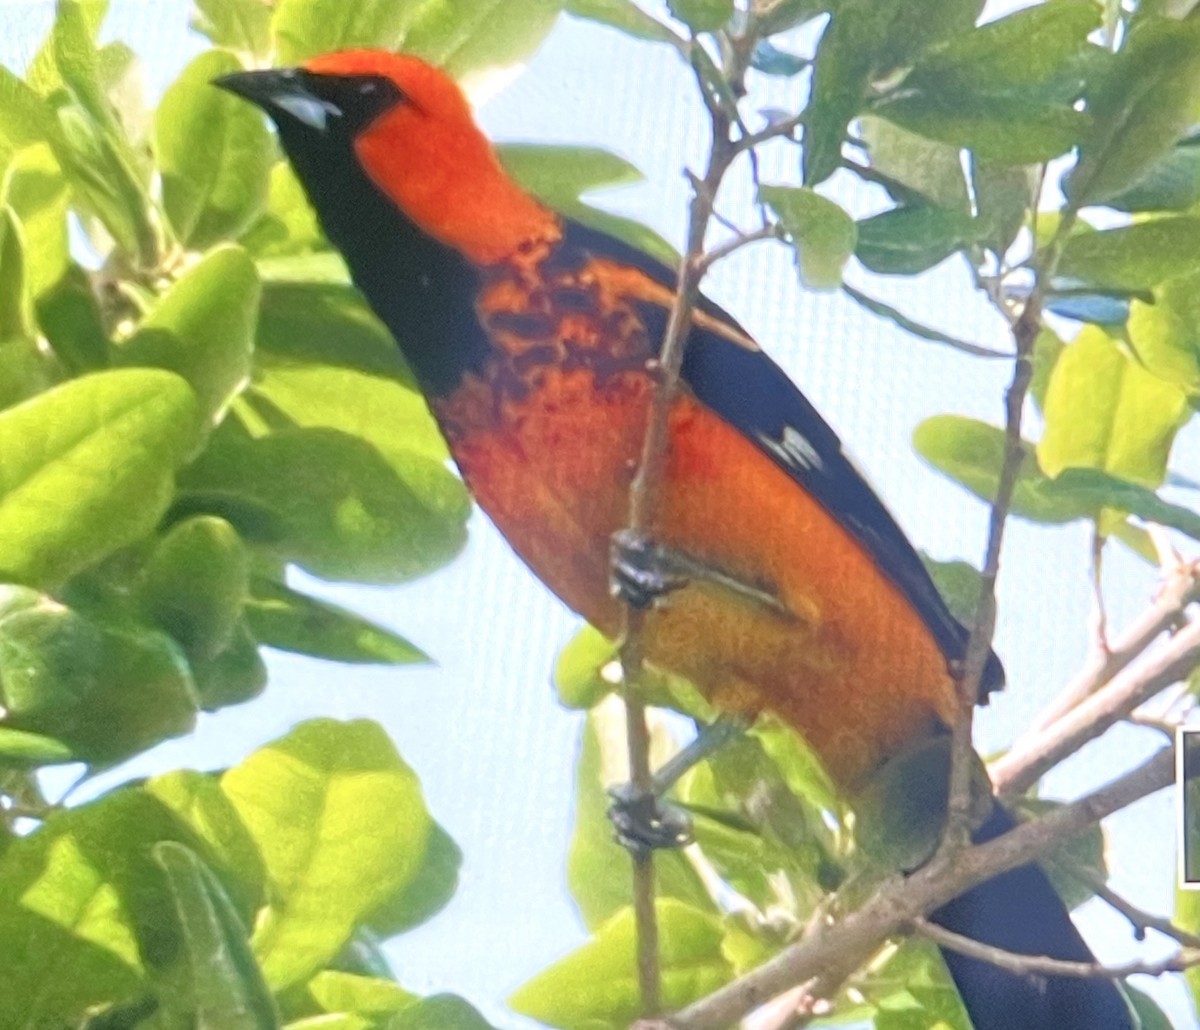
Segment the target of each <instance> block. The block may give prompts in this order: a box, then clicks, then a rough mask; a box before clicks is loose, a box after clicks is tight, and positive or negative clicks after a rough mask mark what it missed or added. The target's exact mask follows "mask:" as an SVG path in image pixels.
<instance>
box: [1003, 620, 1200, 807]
mask: <svg viewBox="0 0 1200 1030" xmlns="http://www.w3.org/2000/svg"><path fill="white" fill-rule="evenodd" d="M1197 665H1200V621H1197V622H1191V623H1188V625H1187V626H1185V627H1184V628H1183V629H1181V630H1180V631H1179V632H1178V633H1176V634H1175V635H1174V636H1173V637H1172V638H1171V639H1170V640H1168V641H1165V642H1164V643H1163V645H1162V646H1161V647H1159V648H1158V649H1157V650H1156V651H1154V653H1152V654H1150V655H1147V656H1145V657H1144V658H1143V659H1142V660H1141V661H1138V662H1136V663H1134V664H1132V665H1130V666H1129V667H1128V668H1126V669H1125V670H1124V671H1123V672H1121V673H1119V674H1118V675H1116V676H1114V677H1113V678H1112V680H1111V681H1110V682H1109V683H1108V685H1107V686H1105V687H1102V688H1101V689H1100V690H1098V691H1096V692H1095V693H1094V694H1092V695H1091V696H1090V697H1088V698H1086V699H1085V700H1083V701H1081V702H1080V703H1079V704H1078V705H1076V706H1075V707H1074V708H1072V709H1071V710H1070V711H1068V712H1066V713H1065V714H1063V715H1062V716H1061V717H1060V718H1059V719H1058V720H1056V721H1055V722H1053V723H1051V724H1050V725H1049V726H1048V727H1047V728H1046V729H1044V730H1040V731H1038V732H1035V733H1028V734H1025V735H1024V736H1022V737H1021V738H1020V739H1019V740H1018V741H1017V743H1016V744H1015V745H1014V746H1013V748H1012V750H1010V751H1009V752H1008V753H1006V754H1004V755H1002V756H1001V757H1000V758H998V759H997V760H996V761H995V762H993V763H992V764H991V766H990V767H989V770H988V771H989V772H990V773H991V777H992V783H993V784H994V785H995V787H996V792H997V793H998V794H999V796H1000V797H1001V798H1006V797H1015V796H1017V795H1019V794H1023V793H1024V792H1025V791H1026V790H1028V789H1029V788H1030V787H1032V786H1033V785H1034V784H1035V783H1036V782H1037V781H1038V780H1039V779H1040V778H1041V777H1042V776H1043V775H1044V774H1045V773H1046V772H1048V771H1049V770H1050V769H1052V768H1053V767H1054V766H1055V765H1057V764H1058V763H1059V762H1061V761H1062V760H1063V759H1064V758H1066V757H1068V756H1069V755H1073V754H1074V753H1075V752H1076V751H1078V750H1079V749H1080V748H1081V747H1083V745H1084V744H1086V743H1087V742H1088V741H1089V740H1093V739H1095V738H1096V737H1098V736H1100V734H1102V733H1103V732H1104V731H1105V730H1107V729H1108V728H1109V727H1110V726H1113V725H1114V724H1116V723H1118V722H1120V721H1121V720H1122V719H1124V718H1125V717H1126V716H1128V715H1129V713H1130V712H1132V711H1133V710H1134V709H1135V708H1136V707H1137V706H1138V705H1140V704H1142V703H1143V702H1144V701H1147V700H1149V699H1150V698H1151V697H1153V696H1154V695H1155V694H1157V693H1159V691H1161V690H1164V689H1165V688H1167V687H1169V686H1171V684H1173V683H1176V682H1177V681H1179V680H1181V679H1183V678H1184V677H1185V676H1187V674H1188V673H1189V672H1191V671H1192V670H1193V669H1194V668H1196V666H1197Z"/></svg>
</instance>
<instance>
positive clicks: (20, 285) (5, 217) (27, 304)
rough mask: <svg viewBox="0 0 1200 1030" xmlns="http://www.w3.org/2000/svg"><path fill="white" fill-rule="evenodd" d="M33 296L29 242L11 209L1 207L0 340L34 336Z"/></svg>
mask: <svg viewBox="0 0 1200 1030" xmlns="http://www.w3.org/2000/svg"><path fill="white" fill-rule="evenodd" d="M32 299H33V298H32V297H31V296H30V291H29V289H28V284H27V282H26V275H25V239H24V233H22V231H21V226H20V223H19V222H18V221H17V216H16V215H15V214H14V213H13V210H12V208H10V207H0V341H2V340H12V339H29V338H30V336H32V334H33V307H32Z"/></svg>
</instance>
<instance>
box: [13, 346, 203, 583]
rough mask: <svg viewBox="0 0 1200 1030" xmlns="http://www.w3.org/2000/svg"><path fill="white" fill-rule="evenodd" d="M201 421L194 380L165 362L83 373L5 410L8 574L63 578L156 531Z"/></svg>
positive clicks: (27, 579)
mask: <svg viewBox="0 0 1200 1030" xmlns="http://www.w3.org/2000/svg"><path fill="white" fill-rule="evenodd" d="M197 425H198V418H197V412H196V402H195V398H194V396H193V394H192V391H191V390H190V389H189V388H188V386H187V384H186V383H185V382H184V381H183V380H182V379H180V378H179V377H178V376H175V375H173V374H171V373H169V372H161V371H158V370H156V369H154V370H152V369H129V370H124V371H115V372H102V373H96V374H95V375H90V376H84V377H83V378H80V379H75V380H72V381H71V382H68V383H64V384H63V385H62V386H57V387H55V388H54V389H52V390H48V391H47V392H46V393H43V394H41V395H39V396H37V397H35V398H33V399H32V400H29V401H26V402H25V403H24V404H21V405H19V406H17V407H15V408H10V409H9V410H7V411H3V412H0V455H2V456H3V457H0V568H2V569H3V570H4V576H5V578H8V579H10V580H13V581H15V582H18V583H28V584H31V585H35V586H50V585H54V584H56V583H59V582H62V581H63V580H65V579H67V578H68V577H69V576H71V575H73V574H74V573H76V572H79V571H81V570H83V569H85V568H87V567H88V566H90V565H92V564H93V563H95V562H97V561H99V560H100V559H101V558H103V557H105V556H106V555H108V554H111V553H112V552H113V551H115V550H117V549H118V548H120V547H123V546H125V545H126V544H129V543H132V542H134V541H135V540H138V539H140V538H141V537H143V536H145V535H146V534H147V533H149V532H150V530H151V529H153V528H154V526H155V525H156V524H157V522H158V520H159V518H160V517H161V516H162V514H163V512H164V511H166V508H167V505H168V503H169V502H170V499H171V495H172V479H173V473H174V470H175V469H176V468H177V467H178V466H179V465H180V464H182V462H183V461H184V460H185V458H186V457H187V456H188V455H189V453H190V451H191V450H192V448H193V446H194V444H195V442H196V438H197ZM31 441H34V442H35V443H34V444H33V445H31Z"/></svg>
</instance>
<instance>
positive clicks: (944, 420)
mask: <svg viewBox="0 0 1200 1030" xmlns="http://www.w3.org/2000/svg"><path fill="white" fill-rule="evenodd" d="M913 447H914V448H915V449H916V451H917V453H918V454H919V455H920V456H921V457H922V458H924V459H925V461H927V462H928V463H929V464H930V465H932V466H933V467H934V468H935V469H937V470H938V471H939V472H941V473H942V474H944V475H946V476H948V477H949V478H950V479H953V480H954V481H955V482H956V483H959V484H960V485H961V486H963V487H965V488H966V489H967V490H969V491H970V492H971V493H973V494H975V496H976V497H978V498H980V500H982V501H984V502H986V503H988V504H991V503H992V501H993V499H994V498H995V496H996V488H997V485H998V483H999V481H1000V469H1001V468H1002V467H1003V464H1004V454H1005V449H1006V448H1005V441H1004V430H1002V429H999V428H997V427H996V426H989V425H987V424H986V423H983V422H979V421H977V420H976V419H971V418H963V417H962V416H959V415H935V416H934V417H932V418H928V419H926V420H925V421H924V422H922V423H920V425H918V426H917V427H916V429H914V430H913ZM1023 450H1024V452H1025V457H1024V459H1023V460H1022V462H1021V470H1020V473H1019V475H1018V476H1017V484H1016V489H1015V491H1014V493H1013V504H1012V510H1013V513H1014V514H1015V515H1019V516H1021V517H1022V518H1027V519H1031V520H1032V521H1034V522H1048V523H1059V522H1070V521H1072V520H1073V519H1077V518H1083V517H1085V515H1086V514H1087V512H1086V510H1081V509H1080V508H1079V505H1078V504H1077V503H1075V502H1074V500H1072V499H1070V498H1064V497H1062V496H1060V495H1059V494H1057V493H1056V492H1055V489H1054V487H1053V485H1052V482H1051V480H1050V479H1048V478H1047V477H1046V476H1045V474H1044V473H1043V472H1042V471H1041V470H1040V469H1039V468H1038V467H1037V460H1036V457H1035V456H1034V454H1033V445H1032V444H1030V443H1025V444H1024V445H1023Z"/></svg>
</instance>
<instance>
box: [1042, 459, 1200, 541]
mask: <svg viewBox="0 0 1200 1030" xmlns="http://www.w3.org/2000/svg"><path fill="white" fill-rule="evenodd" d="M1052 483H1053V485H1054V491H1055V493H1056V495H1057V496H1059V497H1060V498H1061V499H1062V502H1063V503H1064V504H1072V505H1074V506H1075V507H1076V508H1077V509H1079V510H1080V511H1082V512H1084V513H1085V515H1086V517H1090V518H1096V517H1097V516H1098V515H1099V513H1100V512H1101V511H1103V510H1105V509H1110V508H1111V509H1114V510H1116V511H1119V512H1127V513H1128V514H1130V515H1136V516H1137V517H1138V518H1139V519H1141V520H1142V521H1143V522H1153V523H1157V524H1158V525H1160V526H1166V527H1167V528H1168V529H1177V530H1179V531H1180V532H1181V533H1186V534H1187V535H1188V536H1190V537H1191V538H1192V539H1193V540H1200V515H1197V514H1196V513H1195V512H1194V511H1191V510H1189V509H1188V508H1184V507H1182V506H1180V505H1178V504H1169V503H1168V502H1166V501H1164V500H1163V499H1162V498H1160V497H1159V496H1158V495H1157V494H1155V493H1154V492H1153V491H1152V490H1148V489H1146V487H1144V486H1139V485H1138V484H1137V483H1130V482H1127V481H1126V480H1123V479H1118V478H1117V477H1116V476H1112V475H1109V473H1107V472H1101V471H1100V470H1099V469H1066V470H1065V471H1063V472H1061V473H1059V475H1058V476H1057V478H1055V479H1054V480H1052Z"/></svg>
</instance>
